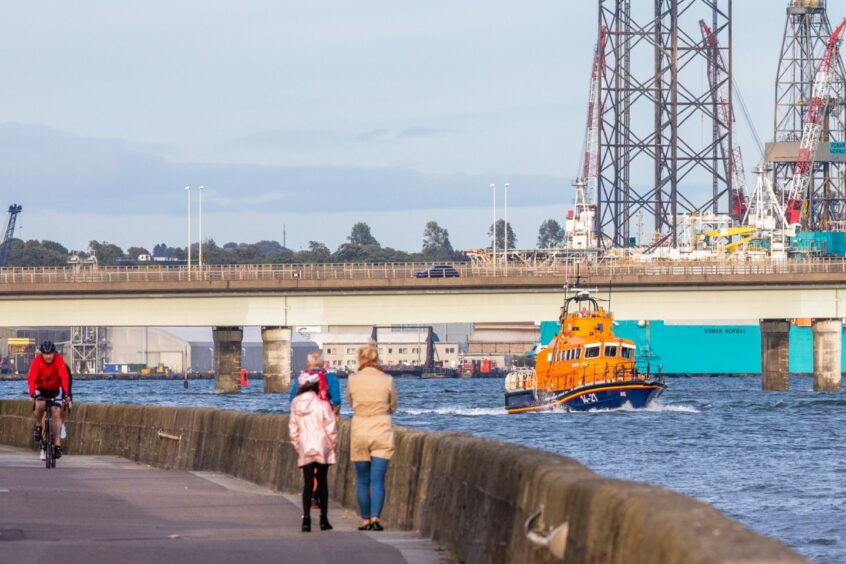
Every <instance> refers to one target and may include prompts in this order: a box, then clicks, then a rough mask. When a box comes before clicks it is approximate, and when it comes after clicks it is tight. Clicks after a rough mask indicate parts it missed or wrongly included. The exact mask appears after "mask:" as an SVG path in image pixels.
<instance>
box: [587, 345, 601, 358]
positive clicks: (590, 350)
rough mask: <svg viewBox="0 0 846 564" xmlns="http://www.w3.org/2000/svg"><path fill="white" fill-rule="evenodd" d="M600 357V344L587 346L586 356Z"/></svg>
mask: <svg viewBox="0 0 846 564" xmlns="http://www.w3.org/2000/svg"><path fill="white" fill-rule="evenodd" d="M598 357H599V345H594V346H592V347H585V358H598Z"/></svg>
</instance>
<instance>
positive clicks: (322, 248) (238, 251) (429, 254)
mask: <svg viewBox="0 0 846 564" xmlns="http://www.w3.org/2000/svg"><path fill="white" fill-rule="evenodd" d="M506 231H507V233H508V248H510V249H514V248H519V247H518V246H517V241H518V240H517V235H516V234H515V232H514V230H513V228H512V227H511V225H510V224H508V225H507V226H506V223H505V221H504V220H501V219H500V220H498V221H497V223H496V245H497V250H502V249H504V248H505V243H506ZM493 232H494V225H493V224H491V226H490V228H489V229H488V238H489V239H488V240H490V238H492V237H493ZM563 240H564V230H563V229H562V228H561V225H560V224H559V223H558V222H557V221H555V220H554V219H549V220H546V221H544V222H543V223H542V224H541V227H540V230H539V233H538V240H537V246H538V248H551V247H554V246H557V245H560V244H561V243H562V241H563ZM487 247H488V248H490V244H489V245H488V246H487ZM191 252H192V255H193V260H196V258H197V257H198V254H199V244H197V243H194V245H193V246H192V249H191ZM72 255H76V256H78V257H79V258H80V259H86V258H88V257H91V256H94V257H96V259H97V262H98V264H102V265H107V266H112V265H116V264H121V263H124V262H126V260H127V259H138V258H139V257H140V256H142V255H150V256H153V257H161V258H173V259H180V260H185V259H186V258H187V252H186V248H185V247H173V246H170V245H167V244H166V243H159V244H157V245H154V246H153V247H152V248H151V249H149V248H147V247H137V246H133V247H129V248H127V249H126V250H124V249H122V248H121V247H119V246H118V245H115V244H114V243H109V242H107V241H91V242H90V243H89V244H88V248H87V249H86V250H84V251H74V250H70V249H68V248H66V247H65V246H63V245H62V244H61V243H57V242H55V241H36V240H29V241H23V240H21V239H13V240H12V242H11V248H10V252H9V266H17V267H27V266H64V265H66V264H67V263H68V259H69V257H71V256H72ZM464 260H468V259H467V256H466V255H465V254H464V253H463V252H461V251H456V250H455V249H454V248H453V246H452V243H451V242H450V240H449V231H448V230H447V229H445V228H443V227H441V226H440V225H439V224H438V222H436V221H429V222H428V223H426V226H425V228H424V230H423V241H422V246H421V249H420V251H419V252H406V251H402V250H399V249H394V248H392V247H387V246H383V245H382V244H381V243H379V241H378V240H377V239H376V238H375V237H374V236H373V234H372V232H371V230H370V226H369V225H367V224H366V223H364V222H359V223H356V224H355V225H353V227H352V230H351V231H350V234H349V236H348V237H347V238H346V241H344V242H343V243H341V245H339V246H338V248H337V249H335V250H334V251H332V250H331V249H329V247H327V246H326V245H325V244H323V243H321V242H319V241H309V242H308V245H307V246H306V248H305V249H303V250H300V251H294V250H291V249H288V248H286V247H284V246H283V245H281V244H280V243H279V242H278V241H258V242H256V243H235V242H229V243H226V244H224V245H222V246H220V245H218V244H217V243H216V242H215V241H214V239H207V240H205V241H203V261H204V262H205V263H206V264H258V263H262V264H293V263H322V262H326V263H333V262H436V261H464Z"/></svg>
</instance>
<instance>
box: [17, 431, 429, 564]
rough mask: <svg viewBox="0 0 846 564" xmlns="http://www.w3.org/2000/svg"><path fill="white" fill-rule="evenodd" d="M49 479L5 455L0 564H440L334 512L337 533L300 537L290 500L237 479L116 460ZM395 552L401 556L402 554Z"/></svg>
mask: <svg viewBox="0 0 846 564" xmlns="http://www.w3.org/2000/svg"><path fill="white" fill-rule="evenodd" d="M57 466H58V468H56V469H55V470H50V471H48V470H46V469H45V468H44V466H43V463H41V462H40V461H39V460H38V456H37V455H36V454H35V453H34V452H32V451H28V450H21V449H16V448H11V447H6V446H0V561H2V562H15V563H22V564H23V563H28V562H53V561H55V562H66V563H68V564H71V563H77V562H79V563H88V562H125V563H134V562H138V563H147V562H178V563H180V564H190V563H191V562H203V563H204V564H213V563H216V562H220V563H226V564H229V563H231V562H292V563H293V562H296V563H297V564H301V563H303V562H345V563H350V564H351V563H355V562H385V563H393V562H397V563H401V562H413V563H424V562H426V563H429V562H438V561H439V560H438V557H437V553H436V551H435V550H434V549H433V546H432V545H431V544H430V543H428V542H425V541H421V540H418V539H416V538H413V537H411V536H410V535H409V534H408V533H390V532H385V533H384V535H385V536H383V537H379V536H378V535H379V533H368V534H364V533H360V532H358V531H356V530H355V525H356V524H357V521H356V519H355V518H354V516H353V515H352V514H351V513H349V512H347V511H343V510H341V509H337V508H333V510H332V511H330V520H331V521H332V522H333V525H334V526H335V530H334V531H327V532H321V531H320V530H319V529H318V527H317V513H318V512H317V511H312V520H313V525H314V527H313V529H314V530H313V532H312V533H310V534H303V533H301V532H300V531H299V525H300V510H299V508H298V507H297V506H296V505H295V504H294V503H292V499H293V497H292V496H283V495H281V494H274V493H271V492H269V491H267V490H264V489H261V488H258V487H257V486H253V485H252V484H249V483H247V482H242V481H240V480H235V479H233V478H229V477H224V476H219V475H208V474H202V473H191V472H183V471H166V470H158V469H154V468H150V467H148V466H141V465H138V464H135V463H133V462H129V461H126V460H122V459H119V458H112V457H103V456H67V457H64V458H62V459H60V460H59V461H58V462H57ZM387 543H393V544H395V545H397V546H400V547H402V551H400V550H398V548H396V547H395V546H391V545H390V544H387Z"/></svg>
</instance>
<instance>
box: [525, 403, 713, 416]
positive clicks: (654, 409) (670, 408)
mask: <svg viewBox="0 0 846 564" xmlns="http://www.w3.org/2000/svg"><path fill="white" fill-rule="evenodd" d="M567 411H568V410H567V408H566V407H555V408H553V409H550V410H547V411H539V412H537V413H550V412H552V413H558V412H567ZM619 411H622V412H626V413H628V412H630V413H643V412H647V413H702V410H701V409H697V408H695V407H693V406H690V405H667V404H663V403H661V402H659V401H657V400H655V401H653V402H651V403H650V404H649V405H648V406H646V407H641V408H635V407H632V404H630V403H626V404H625V405H623V406H622V407H616V408H612V409H591V410H588V411H570V412H569V413H580V414H586V415H595V414H597V413H614V412H619Z"/></svg>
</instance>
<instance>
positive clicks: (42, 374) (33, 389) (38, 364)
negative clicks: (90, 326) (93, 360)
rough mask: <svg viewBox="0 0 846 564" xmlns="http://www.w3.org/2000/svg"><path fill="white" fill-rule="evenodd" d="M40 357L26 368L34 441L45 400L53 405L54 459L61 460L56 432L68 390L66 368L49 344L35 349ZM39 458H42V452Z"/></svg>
mask: <svg viewBox="0 0 846 564" xmlns="http://www.w3.org/2000/svg"><path fill="white" fill-rule="evenodd" d="M38 351H39V353H40V354H38V355H36V356H35V359H33V361H32V365H31V366H30V367H29V378H28V381H29V395H30V397H32V399H34V400H35V430H34V433H33V434H34V436H35V440H36V441H40V440H41V433H42V429H43V427H42V424H43V420H44V411H45V408H46V405H47V403H46V400H48V399H51V400H53V401H54V402H56V403H57V405H55V406H53V429H55V440H56V443H55V444H56V458H59V457H61V456H62V448H61V445H62V438H61V436H60V433H59V429H61V428H62V405H63V404H64V401H65V398H66V397H67V395H68V391H69V390H70V382H69V374H68V367H67V364H65V359H63V358H62V355H60V354H59V353H57V352H56V345H55V344H53V343H52V342H51V341H44V342H43V343H41V345H39V347H38ZM41 456H42V458H43V457H46V453H45V452H44V451H43V450H42V451H41Z"/></svg>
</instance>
